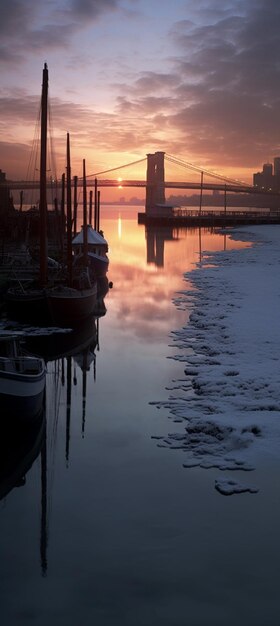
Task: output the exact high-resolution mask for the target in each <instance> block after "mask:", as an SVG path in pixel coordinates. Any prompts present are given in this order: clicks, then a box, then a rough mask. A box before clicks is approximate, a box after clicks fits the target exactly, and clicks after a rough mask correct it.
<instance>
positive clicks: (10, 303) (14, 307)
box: [5, 63, 50, 322]
mask: <svg viewBox="0 0 280 626" xmlns="http://www.w3.org/2000/svg"><path fill="white" fill-rule="evenodd" d="M47 122H48V67H47V64H46V63H45V64H44V69H43V82H42V95H41V146H40V202H39V214H40V271H39V276H38V279H37V281H36V283H34V284H33V283H31V284H30V283H29V285H28V286H26V287H24V286H23V285H22V284H21V283H20V281H19V286H18V287H13V288H10V289H8V290H7V293H6V297H5V301H6V306H7V311H8V316H9V317H10V318H12V319H17V320H19V319H22V320H23V321H30V322H37V321H38V322H40V321H43V322H46V321H49V319H50V317H49V312H48V301H47V295H46V290H45V287H46V285H47V279H48V275H47V273H48V272H47V269H48V259H47Z"/></svg>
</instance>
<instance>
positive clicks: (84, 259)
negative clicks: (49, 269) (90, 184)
mask: <svg viewBox="0 0 280 626" xmlns="http://www.w3.org/2000/svg"><path fill="white" fill-rule="evenodd" d="M83 205H84V225H85V232H87V198H86V173H85V160H83ZM67 260H68V263H67V265H68V281H67V284H66V285H64V284H61V285H57V286H56V287H54V288H52V289H50V290H48V306H49V311H50V313H51V317H52V321H53V323H54V324H56V325H57V326H63V327H70V328H74V327H76V326H77V325H79V324H80V323H81V322H83V321H84V320H85V319H87V318H88V317H90V316H92V315H93V313H94V308H95V305H96V299H97V280H96V276H95V274H93V272H92V271H91V268H90V265H89V259H88V250H87V238H86V236H85V237H84V242H83V247H82V254H81V255H80V256H79V258H77V259H76V262H75V264H74V263H73V259H72V214H71V168H70V138H69V133H67Z"/></svg>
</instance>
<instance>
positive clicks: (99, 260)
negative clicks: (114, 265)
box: [72, 224, 109, 277]
mask: <svg viewBox="0 0 280 626" xmlns="http://www.w3.org/2000/svg"><path fill="white" fill-rule="evenodd" d="M83 244H84V227H83V226H82V228H81V230H80V232H79V233H78V234H77V235H76V236H75V237H74V238H73V240H72V248H73V252H74V263H75V259H77V258H78V257H79V256H81V255H82V254H83ZM107 252H108V243H107V241H106V239H104V237H103V234H102V232H98V231H97V230H94V228H92V226H91V225H90V224H88V225H87V254H88V259H89V264H90V268H91V270H92V271H93V272H94V273H95V275H96V276H97V277H98V276H105V274H106V273H107V271H108V267H109V258H108V256H107Z"/></svg>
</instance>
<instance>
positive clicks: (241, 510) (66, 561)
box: [0, 207, 280, 626]
mask: <svg viewBox="0 0 280 626" xmlns="http://www.w3.org/2000/svg"><path fill="white" fill-rule="evenodd" d="M137 210H139V208H134V209H133V208H130V209H122V208H121V207H120V208H116V207H114V208H112V207H111V208H110V207H104V210H103V215H102V228H103V230H104V234H105V237H106V238H107V240H108V241H109V246H110V252H109V255H110V268H109V274H108V278H109V280H111V281H112V282H113V288H112V289H111V290H110V291H109V292H108V294H107V296H106V298H105V303H106V307H107V312H106V315H105V316H103V317H101V318H100V319H99V321H98V324H97V327H96V328H95V329H93V328H92V329H91V332H92V335H90V332H89V339H90V338H92V345H91V349H92V350H93V349H94V352H92V351H90V350H88V351H87V352H84V353H83V354H76V356H75V357H73V358H71V357H68V358H64V359H59V360H56V361H54V360H50V361H49V362H48V364H47V370H48V371H47V408H46V413H47V437H46V439H44V437H43V438H42V442H41V453H39V454H38V456H37V458H36V459H35V461H34V462H33V465H32V467H31V469H30V470H29V471H28V472H27V473H26V481H25V484H24V485H21V486H18V487H14V488H13V489H12V490H11V491H10V493H8V495H7V496H6V497H5V498H3V499H2V500H1V502H0V524H1V559H0V573H1V591H0V599H1V605H0V606H1V623H2V624H3V625H5V626H23V625H25V624H28V625H29V624H30V625H32V624H34V625H35V624H36V626H47V625H48V626H49V624H52V626H58V625H60V626H61V625H64V624H65V625H67V626H76V625H77V624H83V626H91V625H92V624H95V625H96V626H109V625H110V626H111V625H112V624H114V625H117V626H119V625H120V626H158V625H161V626H162V625H163V626H185V625H187V624H189V625H190V626H210V625H211V626H212V625H213V626H214V625H215V626H225V624H226V625H227V626H233V625H234V626H235V625H236V624H237V623H238V624H240V625H243V624H244V625H245V624H246V626H248V625H252V626H253V625H254V626H256V625H257V626H261V625H263V624H268V625H269V626H274V625H275V626H276V624H278V623H279V619H278V617H279V616H278V613H279V609H278V577H277V573H278V562H279V556H280V555H279V540H278V528H279V521H280V520H279V518H280V514H279V513H280V511H279V496H278V494H277V491H276V492H275V491H274V489H273V485H272V484H271V483H270V477H271V476H273V474H274V473H275V472H276V471H279V464H278V461H277V459H275V460H274V461H270V462H268V460H267V459H265V458H264V459H263V467H262V475H261V476H260V477H258V484H259V482H260V481H262V482H263V483H264V486H265V488H264V489H263V490H262V489H261V490H260V493H259V494H258V496H257V497H255V496H250V495H243V496H234V497H232V498H226V497H223V496H221V495H220V494H218V493H217V492H216V491H215V490H214V489H213V482H214V481H213V470H209V471H204V470H200V469H197V468H196V469H193V470H185V469H183V468H182V463H183V461H184V458H183V457H184V453H183V452H182V451H181V450H176V451H175V450H174V451H170V450H166V449H162V448H158V447H157V445H156V443H157V442H156V439H153V438H152V437H153V436H157V435H158V434H160V435H162V434H167V433H168V432H170V430H172V428H173V425H172V416H170V415H169V413H168V411H164V410H160V411H158V410H157V409H156V407H155V406H154V405H151V404H150V402H153V401H155V400H164V399H166V398H167V397H168V394H169V391H168V390H167V389H166V387H168V386H170V384H171V381H172V379H174V378H180V377H181V378H182V377H183V364H180V363H179V362H177V361H174V360H173V359H170V358H167V357H168V356H169V357H170V356H172V348H171V347H170V346H169V344H170V343H171V340H170V337H169V334H170V331H171V330H173V329H176V328H180V327H181V326H182V325H183V324H185V323H186V322H187V319H188V311H179V310H177V309H176V308H175V306H174V304H173V303H172V298H173V297H174V295H175V293H176V292H177V291H179V290H180V289H182V288H186V287H187V283H186V282H184V281H183V273H184V272H185V271H187V270H190V269H191V268H192V267H194V263H196V262H197V261H198V260H199V256H200V251H201V249H207V250H211V249H212V250H216V249H222V248H224V247H226V248H230V247H236V246H238V245H239V246H241V245H244V244H239V243H238V242H231V241H230V240H229V239H228V238H227V237H225V236H223V235H218V234H211V233H208V232H207V231H203V232H202V233H200V236H199V233H198V231H197V230H192V231H183V230H180V231H178V232H175V231H173V232H172V231H171V230H165V231H164V230H161V231H157V233H155V232H153V231H151V232H149V234H148V235H147V238H146V236H145V229H144V227H143V226H138V225H137V219H136V216H137ZM85 343H87V342H85ZM88 343H89V342H88ZM83 355H84V357H85V355H86V356H87V357H88V358H89V361H88V364H87V365H88V367H86V362H85V360H83ZM269 463H270V464H269ZM271 509H273V512H274V515H273V517H272V516H271V514H270V511H271Z"/></svg>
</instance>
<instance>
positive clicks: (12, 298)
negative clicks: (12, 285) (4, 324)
mask: <svg viewBox="0 0 280 626" xmlns="http://www.w3.org/2000/svg"><path fill="white" fill-rule="evenodd" d="M5 301H6V308H7V315H8V318H9V319H13V320H16V321H20V322H25V323H36V324H40V323H42V324H45V323H48V322H50V319H51V318H50V313H49V308H48V300H47V295H46V292H45V291H44V290H39V289H38V290H30V291H29V290H27V291H26V292H21V291H17V290H14V289H8V291H7V293H6V296H5Z"/></svg>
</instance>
